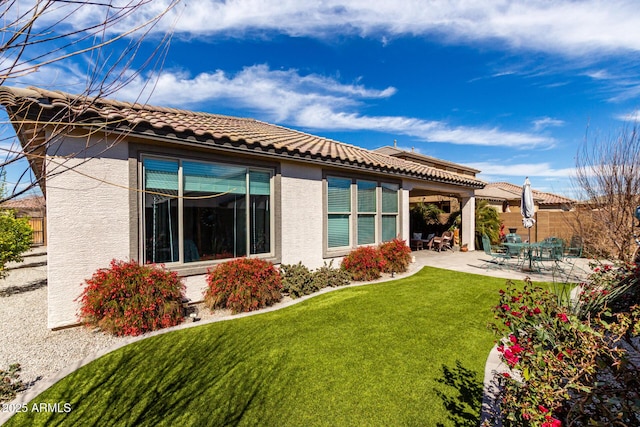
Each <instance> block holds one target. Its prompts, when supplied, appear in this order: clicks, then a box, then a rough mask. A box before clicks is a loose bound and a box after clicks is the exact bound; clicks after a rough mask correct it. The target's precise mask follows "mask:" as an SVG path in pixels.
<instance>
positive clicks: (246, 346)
mask: <svg viewBox="0 0 640 427" xmlns="http://www.w3.org/2000/svg"><path fill="white" fill-rule="evenodd" d="M504 285H505V279H496V278H489V277H485V276H479V275H471V274H465V273H458V272H452V271H446V270H440V269H435V268H429V267H427V268H424V269H423V270H422V271H421V272H419V273H418V274H416V275H413V276H411V277H407V278H404V279H400V280H397V281H393V282H386V283H380V284H374V285H367V286H362V287H355V288H347V289H341V290H338V291H335V292H331V293H327V294H323V295H320V296H317V297H315V298H311V299H309V300H307V301H304V302H302V303H300V304H297V305H294V306H291V307H288V308H285V309H282V310H279V311H275V312H271V313H265V314H261V315H257V316H251V317H246V318H240V319H235V320H232V321H226V322H220V323H213V324H208V325H202V326H200V327H196V328H190V329H185V330H181V331H176V332H171V333H167V334H163V335H160V336H156V337H153V338H149V339H145V340H142V341H140V342H137V343H135V344H132V345H129V346H126V347H124V348H122V349H120V350H117V351H115V352H113V353H110V354H108V355H106V356H104V357H102V358H100V359H98V360H96V361H94V362H92V363H91V364H89V365H87V366H85V367H84V368H82V369H80V370H78V371H76V372H74V373H73V374H71V375H69V376H67V377H66V378H64V379H63V380H62V381H60V382H59V383H57V384H56V385H54V386H53V387H51V388H50V389H49V390H47V391H46V392H45V393H43V394H41V395H40V396H39V397H38V398H37V399H36V400H34V401H33V402H32V403H31V404H30V405H29V407H30V408H31V407H32V405H33V403H36V404H37V403H39V402H45V403H50V404H53V403H56V402H58V403H70V404H71V412H69V413H50V412H43V413H34V412H27V413H20V414H17V415H16V416H14V417H13V418H12V419H11V420H10V422H9V423H8V424H7V425H9V426H18V425H19V426H23V425H43V426H44V425H46V426H51V425H82V426H90V425H100V426H105V425H118V426H121V425H148V426H157V425H166V426H204V425H211V426H222V425H261V426H269V425H277V426H389V425H393V426H402V425H406V426H437V425H445V426H450V425H451V426H452V425H467V424H464V423H463V422H462V421H458V423H454V422H453V421H452V417H463V416H464V412H465V411H464V410H462V409H464V408H465V407H466V406H467V405H466V404H465V402H466V401H469V402H472V403H471V405H472V406H476V407H475V408H474V410H475V412H476V415H475V417H477V411H478V410H479V404H480V398H481V387H482V377H483V372H484V365H485V361H486V358H487V355H488V353H489V350H490V349H491V347H492V346H493V342H494V338H493V336H492V334H491V332H490V331H489V329H488V328H487V324H488V323H489V322H490V321H491V320H492V312H491V307H492V305H495V304H496V303H497V301H498V293H497V291H498V289H500V288H503V287H504ZM461 384H464V386H463V385H461ZM445 403H446V405H447V406H448V407H449V408H450V410H447V409H445ZM455 407H459V408H462V409H451V408H455ZM467 409H468V408H467ZM467 412H469V411H467ZM473 412H474V411H471V414H470V415H469V414H468V415H467V416H469V417H470V418H471V419H473V418H474V415H473ZM476 419H477V418H476ZM468 425H474V423H473V422H472V421H471V422H470V423H469V424H468Z"/></svg>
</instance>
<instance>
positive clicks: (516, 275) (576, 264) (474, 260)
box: [412, 249, 590, 282]
mask: <svg viewBox="0 0 640 427" xmlns="http://www.w3.org/2000/svg"><path fill="white" fill-rule="evenodd" d="M412 255H413V256H415V257H416V267H417V268H418V269H419V268H420V267H422V266H430V267H438V268H444V269H447V270H455V271H461V272H465V273H473V274H481V275H485V276H492V277H502V278H504V279H514V280H524V279H525V278H526V277H529V278H531V280H532V281H534V282H553V281H554V280H555V281H559V282H562V281H567V280H566V279H570V280H569V281H571V282H580V281H582V280H584V279H585V278H586V276H587V274H588V272H589V271H590V269H589V261H590V260H588V259H586V258H579V259H572V260H571V262H566V263H563V264H562V267H563V269H564V270H565V272H564V273H560V272H555V273H554V272H553V271H552V269H551V266H552V263H549V262H545V266H546V267H549V268H547V269H545V270H543V271H542V272H529V271H523V270H522V269H518V268H515V267H513V266H511V267H507V266H498V267H497V268H496V265H495V264H494V263H492V262H491V257H490V256H489V255H487V254H485V253H484V251H470V252H460V251H451V250H448V251H442V252H437V251H433V250H428V249H425V250H421V251H414V252H412ZM515 263H516V261H515V260H514V261H513V262H512V264H513V265H515Z"/></svg>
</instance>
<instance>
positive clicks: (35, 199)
mask: <svg viewBox="0 0 640 427" xmlns="http://www.w3.org/2000/svg"><path fill="white" fill-rule="evenodd" d="M45 203H46V202H45V200H44V197H43V196H28V197H22V198H20V199H12V200H7V201H6V202H3V203H0V208H2V209H13V210H15V211H18V212H24V213H29V212H39V213H44V211H45V209H46V204H45Z"/></svg>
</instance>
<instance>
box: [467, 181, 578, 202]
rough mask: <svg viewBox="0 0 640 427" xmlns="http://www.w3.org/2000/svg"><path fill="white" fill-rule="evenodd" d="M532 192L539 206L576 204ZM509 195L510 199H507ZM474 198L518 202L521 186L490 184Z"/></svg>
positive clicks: (504, 183) (555, 195)
mask: <svg viewBox="0 0 640 427" xmlns="http://www.w3.org/2000/svg"><path fill="white" fill-rule="evenodd" d="M532 192H533V198H534V200H535V201H536V202H537V203H538V204H541V205H560V204H573V203H575V202H576V201H575V200H573V199H570V198H568V197H564V196H560V195H558V194H553V193H547V192H544V191H538V190H535V189H532ZM509 195H511V196H512V197H509ZM476 196H477V197H479V198H485V199H491V198H494V199H495V200H500V199H504V200H513V199H518V200H520V197H521V196H522V186H519V185H515V184H511V183H509V182H491V183H489V184H487V185H486V186H485V188H483V189H482V190H478V191H476Z"/></svg>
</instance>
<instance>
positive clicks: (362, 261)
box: [342, 246, 386, 281]
mask: <svg viewBox="0 0 640 427" xmlns="http://www.w3.org/2000/svg"><path fill="white" fill-rule="evenodd" d="M385 265H386V262H385V260H384V257H383V256H382V253H381V252H380V249H378V248H375V247H373V246H362V247H359V248H358V249H355V250H353V251H351V252H350V253H349V255H347V256H346V257H344V259H343V260H342V268H343V269H344V270H346V271H347V272H348V273H349V274H350V275H351V279H352V280H355V281H363V280H375V279H378V278H379V277H380V272H381V271H383V270H384V268H385Z"/></svg>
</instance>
